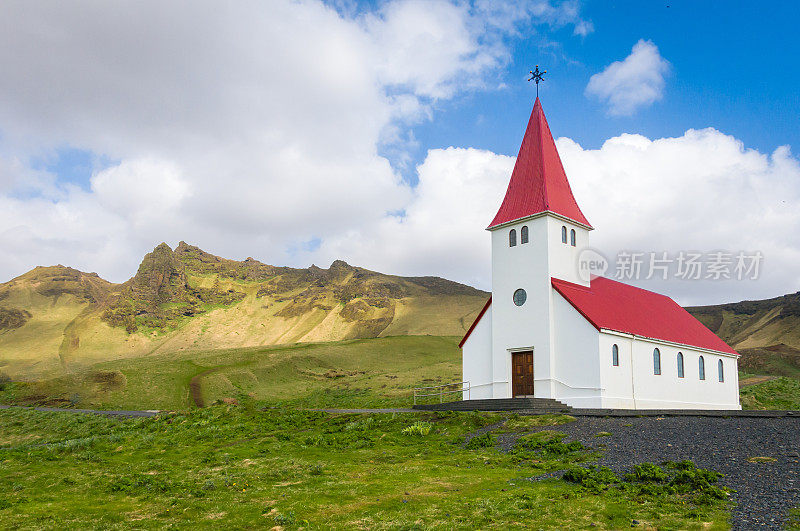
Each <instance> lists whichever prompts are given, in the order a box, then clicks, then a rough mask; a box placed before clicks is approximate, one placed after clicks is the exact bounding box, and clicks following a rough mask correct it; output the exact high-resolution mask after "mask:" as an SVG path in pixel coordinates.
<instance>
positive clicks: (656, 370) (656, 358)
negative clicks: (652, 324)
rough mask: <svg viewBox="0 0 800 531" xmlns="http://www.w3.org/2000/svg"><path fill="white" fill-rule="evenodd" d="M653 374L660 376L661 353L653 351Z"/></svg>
mask: <svg viewBox="0 0 800 531" xmlns="http://www.w3.org/2000/svg"><path fill="white" fill-rule="evenodd" d="M653 374H661V351H660V350H658V349H657V348H654V349H653Z"/></svg>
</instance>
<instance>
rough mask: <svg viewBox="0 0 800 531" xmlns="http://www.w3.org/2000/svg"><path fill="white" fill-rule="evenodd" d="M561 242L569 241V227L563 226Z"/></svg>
mask: <svg viewBox="0 0 800 531" xmlns="http://www.w3.org/2000/svg"><path fill="white" fill-rule="evenodd" d="M561 243H567V228H566V227H561Z"/></svg>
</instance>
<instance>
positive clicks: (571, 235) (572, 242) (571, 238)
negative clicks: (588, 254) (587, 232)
mask: <svg viewBox="0 0 800 531" xmlns="http://www.w3.org/2000/svg"><path fill="white" fill-rule="evenodd" d="M569 244H570V245H571V246H573V247H575V229H572V231H571V232H570V233H569Z"/></svg>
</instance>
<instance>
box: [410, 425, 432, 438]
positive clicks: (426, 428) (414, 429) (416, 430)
mask: <svg viewBox="0 0 800 531" xmlns="http://www.w3.org/2000/svg"><path fill="white" fill-rule="evenodd" d="M432 428H433V424H431V423H430V422H424V421H417V422H415V423H414V424H412V425H411V426H408V427H406V428H403V431H402V433H403V435H408V436H416V437H425V436H426V435H428V434H429V433H430V432H431V429H432Z"/></svg>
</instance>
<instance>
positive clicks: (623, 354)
mask: <svg viewBox="0 0 800 531" xmlns="http://www.w3.org/2000/svg"><path fill="white" fill-rule="evenodd" d="M599 336H600V337H599V341H600V355H599V362H600V381H601V383H602V387H603V398H602V406H601V407H604V408H612V409H635V405H634V402H633V373H632V367H633V363H632V362H633V359H632V356H633V340H632V339H631V336H630V335H625V336H622V335H611V334H607V333H600V334H599ZM614 345H617V349H618V360H619V365H617V366H614V362H613V348H614Z"/></svg>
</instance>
